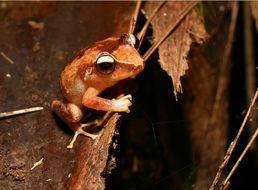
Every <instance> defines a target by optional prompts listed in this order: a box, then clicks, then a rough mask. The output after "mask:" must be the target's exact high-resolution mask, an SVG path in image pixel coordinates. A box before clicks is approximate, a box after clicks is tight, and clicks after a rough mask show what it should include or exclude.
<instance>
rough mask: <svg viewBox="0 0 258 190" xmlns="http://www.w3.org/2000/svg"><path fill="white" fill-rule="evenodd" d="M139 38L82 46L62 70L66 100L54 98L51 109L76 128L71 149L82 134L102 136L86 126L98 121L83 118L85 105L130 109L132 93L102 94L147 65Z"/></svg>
mask: <svg viewBox="0 0 258 190" xmlns="http://www.w3.org/2000/svg"><path fill="white" fill-rule="evenodd" d="M137 42H138V41H137V38H136V37H135V36H134V35H133V34H123V35H122V36H121V37H109V38H106V39H104V40H101V41H97V42H95V43H93V44H91V45H89V46H87V47H85V48H83V49H82V50H80V51H79V52H78V53H77V54H76V55H75V56H74V57H73V58H72V60H71V61H70V62H68V63H67V64H66V66H65V67H64V69H63V70H62V71H61V73H60V76H59V84H60V88H61V92H62V94H63V96H64V98H65V100H66V102H62V101H59V100H53V101H52V103H51V110H52V111H53V112H54V113H55V114H56V115H57V116H58V117H59V118H60V119H61V120H63V121H64V122H65V123H66V124H67V125H68V126H69V127H70V128H71V129H72V130H73V131H74V137H73V139H72V141H71V143H70V144H69V145H68V146H67V148H68V149H70V148H73V144H74V142H75V141H76V138H77V136H78V135H80V134H82V135H84V136H86V137H89V138H91V139H93V140H94V139H96V138H97V137H98V136H99V135H98V134H97V135H96V134H91V133H88V132H86V131H85V130H84V128H85V127H87V126H90V125H93V124H95V125H96V124H97V123H98V121H97V120H96V121H92V122H88V123H82V122H81V121H82V119H83V118H84V115H85V111H84V110H85V109H84V108H90V109H94V110H101V111H108V112H125V113H129V112H130V109H129V107H130V106H131V105H132V95H131V94H127V95H124V96H122V97H120V98H118V99H106V98H103V97H100V94H101V93H102V92H103V91H104V90H106V89H107V88H110V87H112V86H114V85H116V84H117V83H118V82H120V81H122V80H124V79H127V78H134V77H135V76H136V75H137V74H139V73H140V72H141V71H142V70H143V69H144V66H145V63H144V59H143V58H142V56H141V55H140V54H139V52H138V51H137Z"/></svg>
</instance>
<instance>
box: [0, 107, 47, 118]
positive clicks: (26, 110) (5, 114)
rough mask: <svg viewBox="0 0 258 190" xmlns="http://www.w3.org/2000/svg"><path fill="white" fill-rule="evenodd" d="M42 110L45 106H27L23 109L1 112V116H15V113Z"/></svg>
mask: <svg viewBox="0 0 258 190" xmlns="http://www.w3.org/2000/svg"><path fill="white" fill-rule="evenodd" d="M40 110H43V107H33V108H26V109H21V110H15V111H9V112H3V113H0V118H4V117H9V116H14V115H20V114H25V113H30V112H35V111H40Z"/></svg>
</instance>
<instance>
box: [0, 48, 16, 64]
mask: <svg viewBox="0 0 258 190" xmlns="http://www.w3.org/2000/svg"><path fill="white" fill-rule="evenodd" d="M0 54H1V55H2V57H3V58H4V59H5V60H6V61H8V62H9V63H11V64H14V61H13V60H12V59H11V58H9V57H8V56H7V55H5V53H4V52H2V51H1V52H0Z"/></svg>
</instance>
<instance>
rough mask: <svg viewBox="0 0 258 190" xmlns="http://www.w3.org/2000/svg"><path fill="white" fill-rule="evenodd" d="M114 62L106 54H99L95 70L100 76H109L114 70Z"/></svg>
mask: <svg viewBox="0 0 258 190" xmlns="http://www.w3.org/2000/svg"><path fill="white" fill-rule="evenodd" d="M115 66H116V60H115V58H114V57H113V56H112V55H110V54H109V53H107V52H102V53H101V54H99V56H98V57H97V59H96V61H95V68H96V70H97V71H98V72H99V73H101V74H105V75H107V74H110V73H112V72H113V71H114V70H115Z"/></svg>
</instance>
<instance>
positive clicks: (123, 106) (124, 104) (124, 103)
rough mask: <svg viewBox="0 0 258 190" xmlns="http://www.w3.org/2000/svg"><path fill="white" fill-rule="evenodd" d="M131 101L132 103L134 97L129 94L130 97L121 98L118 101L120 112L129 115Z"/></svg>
mask: <svg viewBox="0 0 258 190" xmlns="http://www.w3.org/2000/svg"><path fill="white" fill-rule="evenodd" d="M131 101H132V95H131V94H128V95H126V96H123V97H121V98H119V99H118V100H116V103H117V105H119V107H120V111H123V112H126V113H129V112H130V110H129V108H128V107H129V106H131V105H132V102H131Z"/></svg>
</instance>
